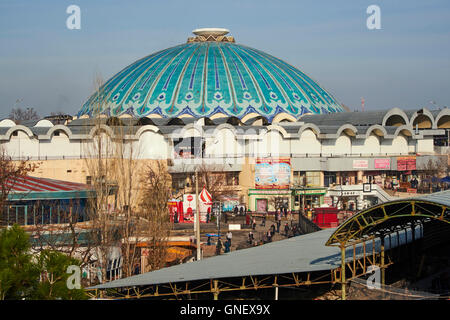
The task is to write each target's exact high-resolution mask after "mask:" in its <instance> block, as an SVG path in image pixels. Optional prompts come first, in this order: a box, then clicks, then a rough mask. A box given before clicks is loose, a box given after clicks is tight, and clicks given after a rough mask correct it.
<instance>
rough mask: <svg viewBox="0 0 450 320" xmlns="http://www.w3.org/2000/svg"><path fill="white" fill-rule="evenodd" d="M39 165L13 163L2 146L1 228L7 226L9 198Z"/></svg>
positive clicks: (23, 161) (22, 162) (0, 149)
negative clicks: (16, 187) (15, 188)
mask: <svg viewBox="0 0 450 320" xmlns="http://www.w3.org/2000/svg"><path fill="white" fill-rule="evenodd" d="M38 166H39V164H38V163H33V164H32V163H29V162H28V161H27V160H19V161H13V160H12V158H11V156H9V155H8V153H7V152H6V150H5V149H4V148H3V146H0V226H1V225H6V224H7V221H6V210H5V207H6V205H7V203H8V196H9V194H10V193H11V191H12V190H14V187H15V186H16V185H17V183H19V182H20V180H22V179H23V178H24V177H26V176H27V175H28V174H30V173H32V172H34V170H36V169H37V167H38Z"/></svg>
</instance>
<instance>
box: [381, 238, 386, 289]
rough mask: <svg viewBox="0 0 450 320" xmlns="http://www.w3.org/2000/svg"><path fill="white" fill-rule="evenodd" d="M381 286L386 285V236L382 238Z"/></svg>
mask: <svg viewBox="0 0 450 320" xmlns="http://www.w3.org/2000/svg"><path fill="white" fill-rule="evenodd" d="M381 284H382V285H383V286H384V285H385V268H384V234H383V235H382V236H381Z"/></svg>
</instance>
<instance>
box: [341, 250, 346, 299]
mask: <svg viewBox="0 0 450 320" xmlns="http://www.w3.org/2000/svg"><path fill="white" fill-rule="evenodd" d="M345 290H346V283H345V245H344V244H341V292H342V300H345V299H346V296H345Z"/></svg>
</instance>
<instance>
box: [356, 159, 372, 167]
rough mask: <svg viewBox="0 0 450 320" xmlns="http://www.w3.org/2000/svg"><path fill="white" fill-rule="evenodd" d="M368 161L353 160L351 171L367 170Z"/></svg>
mask: <svg viewBox="0 0 450 320" xmlns="http://www.w3.org/2000/svg"><path fill="white" fill-rule="evenodd" d="M368 168H369V160H353V169H368Z"/></svg>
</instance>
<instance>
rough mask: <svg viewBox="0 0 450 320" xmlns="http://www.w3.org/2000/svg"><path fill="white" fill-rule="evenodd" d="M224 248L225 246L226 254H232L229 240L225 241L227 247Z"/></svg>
mask: <svg viewBox="0 0 450 320" xmlns="http://www.w3.org/2000/svg"><path fill="white" fill-rule="evenodd" d="M224 246H225V250H224V253H228V252H230V247H231V242H230V241H229V240H228V241H225V245H224Z"/></svg>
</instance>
